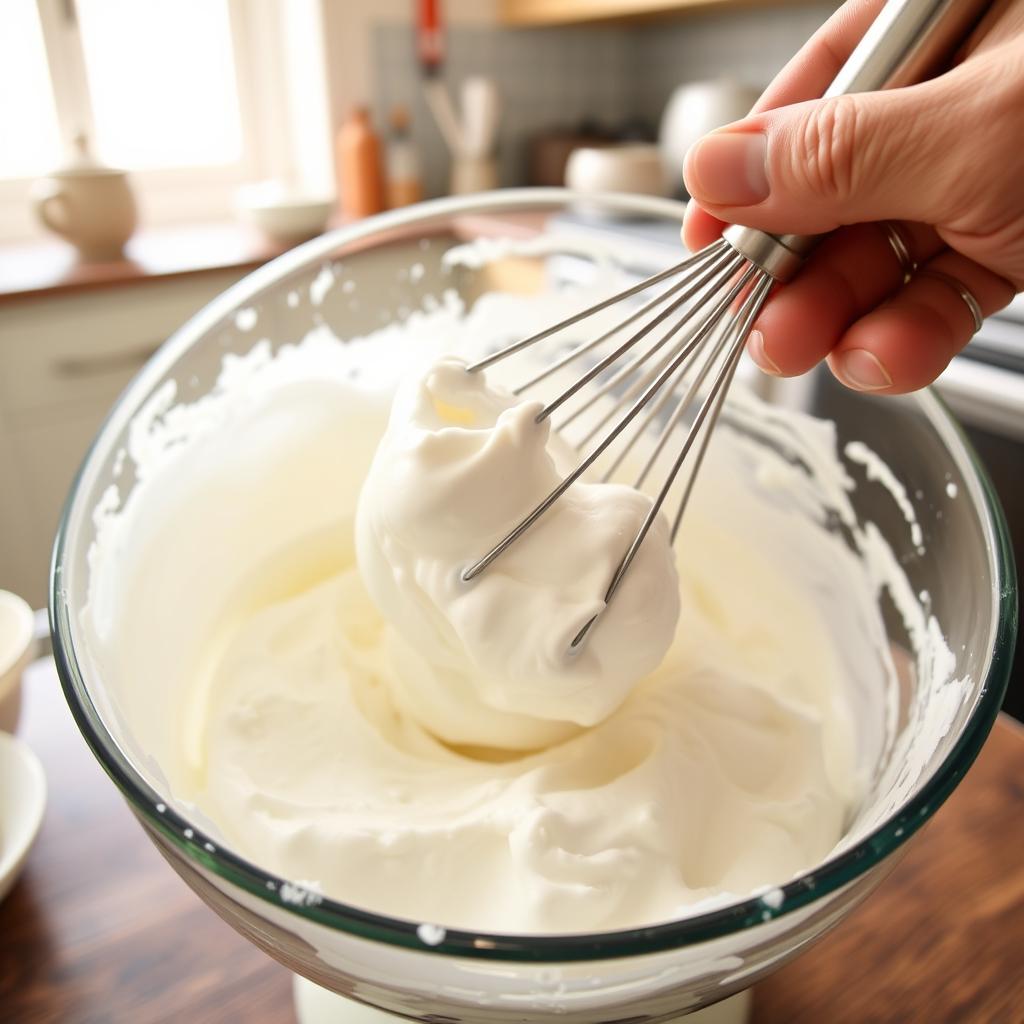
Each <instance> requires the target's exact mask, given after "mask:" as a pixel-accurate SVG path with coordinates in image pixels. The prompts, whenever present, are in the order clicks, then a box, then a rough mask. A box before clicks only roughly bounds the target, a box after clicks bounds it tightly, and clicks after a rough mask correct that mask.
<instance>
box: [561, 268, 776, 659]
mask: <svg viewBox="0 0 1024 1024" xmlns="http://www.w3.org/2000/svg"><path fill="white" fill-rule="evenodd" d="M748 280H749V279H748ZM770 287H771V279H770V278H769V277H768V276H767V275H765V274H762V275H761V276H760V278H759V280H758V281H757V282H756V283H755V284H754V285H753V287H752V288H751V289H750V291H749V292H748V294H747V296H746V297H745V299H744V300H743V303H742V305H741V307H740V310H739V314H738V318H737V321H736V322H735V323H733V324H732V325H731V326H730V328H729V329H728V330H727V331H726V332H725V333H724V335H723V337H722V338H721V339H720V342H719V344H718V345H716V355H717V354H718V353H720V352H721V351H722V349H724V348H725V347H726V344H727V343H728V342H729V340H730V339H732V348H731V349H730V350H729V353H728V355H727V357H726V361H725V364H724V365H723V366H722V367H721V369H720V370H719V372H718V375H717V377H716V378H715V381H714V383H713V384H712V386H711V389H710V390H709V392H708V394H707V397H706V398H705V399H704V402H703V403H702V404H701V407H700V410H699V412H698V413H697V415H696V416H695V417H694V421H693V423H692V425H691V426H690V429H689V431H688V432H687V435H686V439H685V441H684V442H683V444H682V446H681V448H680V450H679V452H678V454H677V455H676V458H675V460H674V461H673V463H672V466H671V468H670V469H669V472H668V475H667V476H666V478H665V481H664V483H663V484H662V486H661V489H660V490H659V491H658V494H657V497H656V498H655V499H654V501H653V503H652V504H651V508H650V510H649V511H648V513H647V515H646V517H645V518H644V521H643V523H641V525H640V528H639V529H638V530H637V532H636V535H635V536H634V538H633V541H632V542H631V543H630V545H629V548H628V549H627V550H626V553H625V555H624V556H623V557H622V561H621V562H620V563H619V565H618V567H617V568H616V570H615V572H614V574H613V575H612V580H611V582H610V583H609V585H608V589H607V591H605V596H604V607H605V608H607V607H608V605H609V603H610V602H611V599H612V597H613V596H614V595H615V592H616V591H617V590H618V589H619V586H620V585H621V583H622V581H623V579H624V578H625V575H626V572H627V571H628V569H629V567H630V566H631V565H632V563H633V560H634V559H635V558H636V555H637V553H638V552H639V550H640V546H641V545H642V544H643V542H644V540H645V539H646V537H647V534H648V533H649V532H650V529H651V527H652V526H653V525H654V521H655V520H656V519H657V517H658V515H659V514H660V512H661V508H662V506H663V505H664V503H665V500H666V498H667V497H668V495H669V493H670V492H671V490H672V486H673V484H674V483H675V481H676V478H677V477H678V475H679V471H680V470H681V469H682V466H683V463H684V462H685V461H686V457H687V455H688V454H689V452H690V449H691V448H692V447H693V444H694V442H695V441H696V440H697V438H698V436H699V437H701V438H702V440H701V444H700V446H699V449H698V453H697V455H696V457H695V463H694V466H693V467H692V470H691V472H690V475H689V479H688V480H687V486H686V489H685V491H684V493H683V497H682V500H681V502H680V507H679V510H678V512H677V513H676V517H675V521H674V523H673V527H672V531H671V537H672V539H673V540H674V539H675V535H676V532H677V531H678V528H679V523H680V522H681V520H682V515H683V511H684V509H685V506H686V502H687V500H688V499H689V496H690V493H691V491H692V488H693V482H694V481H695V479H696V474H697V471H698V470H699V469H700V462H701V460H703V457H704V452H705V450H706V449H707V444H708V439H709V438H710V436H711V429H710V428H711V427H712V426H713V425H714V422H715V420H716V419H717V418H718V415H719V413H720V412H721V408H722V403H723V402H724V400H725V395H726V392H727V391H728V389H729V385H730V384H731V383H732V379H733V377H734V376H735V373H736V367H737V366H738V365H739V361H740V357H741V356H742V354H743V347H744V345H745V343H746V340H747V335H748V334H749V333H750V328H751V326H752V325H753V323H754V318H755V317H756V316H757V314H758V312H759V311H760V309H761V306H762V305H763V304H764V299H765V296H766V295H767V294H768V290H769V289H770ZM713 362H714V358H712V359H710V360H708V362H707V363H706V364H705V366H704V368H703V373H702V376H704V375H706V373H707V371H708V369H709V368H710V366H711V365H712V364H713ZM691 390H692V389H691ZM688 401H689V398H687V396H684V397H683V399H681V400H680V403H679V405H678V406H677V411H679V410H681V409H684V408H685V405H684V403H688ZM680 415H681V412H680ZM709 417H710V422H709V424H708V427H709V429H708V430H706V431H703V432H702V431H701V428H702V427H703V426H704V423H705V422H706V421H707V420H708V419H709ZM600 616H601V612H598V613H597V615H594V616H593V617H592V618H591V619H589V620H588V621H587V622H586V623H585V624H584V625H583V627H582V628H581V629H580V631H579V632H578V633H577V634H576V636H575V637H574V638H573V641H572V643H571V644H570V648H572V649H575V648H577V647H579V645H580V644H581V643H582V642H583V640H584V639H585V637H586V635H587V633H588V632H589V631H590V630H591V629H592V628H593V626H594V624H595V623H596V622H597V620H598V619H599V618H600Z"/></svg>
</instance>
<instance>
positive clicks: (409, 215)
mask: <svg viewBox="0 0 1024 1024" xmlns="http://www.w3.org/2000/svg"><path fill="white" fill-rule="evenodd" d="M572 199H573V193H572V192H570V191H568V190H565V189H509V190H502V191H498V192H485V193H480V194H478V195H475V196H470V197H458V198H452V199H439V200H433V201H431V202H427V203H422V204H419V205H417V206H415V207H409V208H406V209H405V210H400V211H394V212H391V213H386V214H381V215H379V216H377V217H372V218H369V219H367V220H365V221H362V222H360V223H358V224H356V225H353V226H351V227H348V228H343V229H340V230H338V231H335V232H332V233H330V234H328V235H324V236H322V237H320V238H317V239H314V240H312V241H310V242H307V243H305V244H304V245H301V246H299V247H297V248H296V249H293V250H291V251H290V252H288V253H285V254H284V255H283V256H280V257H278V258H277V259H276V260H273V261H272V262H271V263H269V264H267V265H265V266H263V267H261V268H259V269H257V270H256V271H254V272H253V273H251V274H250V275H248V276H247V277H246V278H244V279H243V280H242V281H240V282H239V283H238V284H236V285H234V286H233V287H231V288H229V289H227V291H225V292H224V293H223V294H222V295H220V296H218V298H216V299H214V300H213V302H211V303H210V304H209V305H208V306H206V307H205V308H204V309H203V310H201V311H200V312H199V313H197V314H196V315H195V316H194V317H192V319H190V320H189V321H188V322H187V323H186V324H185V325H184V326H183V327H182V328H181V329H180V330H178V331H177V332H175V334H173V335H172V336H171V338H170V339H168V341H167V343H166V344H165V345H164V346H162V348H161V349H160V350H159V351H158V352H157V354H156V355H155V356H154V357H153V358H152V359H151V360H150V362H149V363H148V364H147V365H146V366H145V367H144V368H143V370H142V371H141V372H140V373H139V374H138V376H137V377H136V378H135V380H134V381H132V383H131V384H129V386H128V387H127V389H126V390H125V392H124V393H123V394H122V395H121V396H120V398H119V399H118V400H117V402H116V403H115V405H114V407H113V409H112V410H111V412H110V414H109V415H108V417H107V419H106V421H105V422H104V424H103V426H102V427H101V428H100V430H99V432H98V433H97V436H96V438H95V440H94V441H93V443H92V446H91V447H90V449H89V451H88V452H87V454H86V456H85V459H84V461H83V463H82V466H81V467H80V468H79V471H78V473H77V475H76V477H75V480H74V482H73V484H72V487H71V491H70V494H69V497H68V500H67V502H66V504H65V507H64V511H63V514H62V517H61V521H60V526H59V528H58V532H57V538H56V543H55V546H54V552H53V560H52V563H51V573H50V582H51V591H50V628H51V632H52V635H53V639H54V645H53V646H54V659H55V661H56V664H57V671H58V674H59V676H60V680H61V685H62V687H63V689H64V693H65V696H66V698H67V701H68V704H69V705H70V707H71V711H72V713H73V714H74V717H75V720H76V721H77V723H78V726H79V728H80V729H81V731H82V734H83V735H84V736H85V739H86V741H87V742H88V744H89V746H90V747H91V748H92V751H93V753H94V754H95V756H96V758H97V760H98V761H99V762H100V764H101V765H102V766H103V768H104V769H105V771H106V772H107V774H108V775H109V776H110V778H111V779H112V780H113V782H114V783H115V785H117V787H118V788H119V789H120V790H121V792H122V793H123V794H124V796H125V797H126V798H127V799H128V801H129V803H130V804H131V806H132V807H133V808H134V809H135V810H136V812H137V813H138V814H139V815H140V817H141V818H142V819H143V821H144V823H145V824H146V825H147V826H149V827H150V828H151V829H153V830H155V831H156V832H158V833H159V834H160V836H162V837H163V839H164V840H165V841H166V842H167V843H169V844H170V845H171V846H173V847H174V848H175V849H177V850H178V851H179V852H180V853H181V855H182V856H184V857H186V858H188V859H189V860H191V861H193V862H194V863H195V864H196V865H197V866H199V867H201V868H203V869H205V870H207V871H209V872H212V873H213V874H215V875H217V876H219V877H220V878H222V879H224V880H225V881H227V882H230V883H231V884H233V885H237V886H238V887H239V888H241V889H243V890H244V891H245V892H247V893H249V894H250V895H252V896H255V897H257V898H259V899H261V900H265V901H267V902H268V903H270V904H272V905H273V906H275V907H277V908H278V910H284V911H286V912H288V913H292V914H295V915H297V916H298V917H300V918H304V919H306V920H309V921H314V922H316V923H317V924H320V925H323V926H325V927H327V928H331V929H336V930H338V931H341V932H345V933H347V934H349V935H352V936H354V937H358V938H362V939H368V940H371V941H374V942H382V943H386V944H388V945H392V946H398V947H403V948H406V949H412V950H417V951H419V952H422V953H428V954H439V955H442V956H457V957H468V958H475V959H482V960H501V961H518V962H533V963H553V962H562V963H565V962H572V961H589V960H605V959H610V958H616V957H629V956H639V955H643V954H649V953H656V952H662V951H665V950H672V949H678V948H682V947H686V946H691V945H694V944H696V943H700V942H706V941H708V940H710V939H716V938H720V937H723V936H726V935H730V934H733V933H735V932H738V931H741V930H743V929H746V928H750V927H754V926H757V925H760V924H763V923H765V922H766V921H770V920H772V919H777V918H781V917H784V916H785V915H786V914H790V913H792V912H793V911H796V910H799V909H800V908H803V907H806V906H808V905H809V904H811V903H813V902H814V901H816V900H818V899H821V898H822V897H824V896H826V895H828V894H830V893H833V892H835V891H837V890H839V889H841V888H842V887H844V886H846V885H848V884H849V883H851V882H854V881H855V880H856V879H858V878H859V877H861V876H862V875H864V874H865V873H866V872H867V871H868V870H869V869H871V868H872V867H874V866H875V865H877V864H879V863H880V862H881V861H882V860H884V859H885V858H886V857H888V856H889V855H890V854H892V853H893V852H894V851H896V850H897V849H899V848H900V847H901V846H902V845H903V844H904V843H905V842H907V840H908V839H910V837H911V836H912V835H914V834H915V833H916V832H917V831H918V830H919V829H920V828H921V827H922V826H923V825H924V824H925V823H926V822H927V821H928V819H929V818H930V817H931V816H932V815H933V814H934V813H935V811H936V810H937V809H938V808H939V807H940V806H941V805H942V803H943V802H944V801H945V800H946V798H947V797H948V796H949V794H950V793H952V792H953V790H954V789H955V788H956V786H957V785H958V784H959V782H960V780H961V779H962V778H963V777H964V775H966V773H967V770H968V769H969V768H970V766H971V764H972V763H973V762H974V760H975V758H976V757H977V755H978V752H979V751H980V750H981V747H982V745H983V744H984V742H985V739H986V738H987V736H988V734H989V732H990V730H991V728H992V725H993V723H994V722H995V719H996V716H997V714H998V712H999V708H1000V705H1001V703H1002V699H1003V695H1004V694H1005V691H1006V686H1007V682H1008V680H1009V673H1010V667H1011V664H1012V660H1013V649H1014V640H1015V636H1016V630H1017V587H1016V575H1015V570H1014V562H1013V555H1012V551H1011V548H1010V541H1009V532H1008V529H1007V525H1006V521H1005V519H1004V517H1003V512H1002V509H1001V507H1000V505H999V501H998V499H997V497H996V495H995V491H994V489H993V487H992V483H991V481H990V480H989V478H988V474H987V473H986V471H985V469H984V467H983V466H982V465H981V462H980V460H979V459H978V457H977V455H976V454H975V452H974V451H973V449H972V447H971V445H970V443H969V442H968V441H967V439H966V438H965V437H964V435H963V433H962V432H961V430H960V429H959V427H958V426H957V424H956V422H955V420H954V419H953V417H952V416H951V415H950V413H949V411H948V410H947V409H946V407H945V406H944V404H943V403H942V402H941V400H940V399H939V398H938V397H937V396H936V395H935V394H934V393H932V392H924V393H922V394H921V395H919V396H918V398H917V400H918V401H919V402H920V403H921V405H922V407H923V411H924V413H925V415H926V416H928V419H929V421H930V422H931V423H932V425H933V426H934V427H935V428H936V430H937V431H938V432H939V434H940V435H941V436H942V438H943V440H944V441H945V443H946V446H947V448H948V449H949V451H950V454H951V456H952V457H953V459H954V460H955V461H956V462H957V463H958V467H959V469H960V470H961V472H962V474H963V477H964V480H965V481H966V482H967V484H968V486H969V487H970V488H971V489H972V490H973V491H974V495H973V496H974V498H975V503H976V505H977V507H978V508H979V509H980V510H981V511H982V513H983V523H982V525H983V528H984V530H985V533H986V547H987V548H988V550H989V552H990V558H991V561H992V568H993V572H994V578H995V581H996V587H995V592H994V594H993V601H994V602H995V604H996V614H995V616H994V622H995V628H994V631H993V635H992V645H991V646H992V649H991V660H990V662H989V666H988V672H987V674H986V678H985V681H984V684H983V686H982V688H981V690H980V692H979V694H978V697H977V699H976V702H975V706H974V707H973V708H972V710H971V714H970V716H969V718H968V720H967V723H966V725H965V727H964V729H963V732H962V733H961V735H960V736H959V738H958V739H957V741H956V743H955V745H954V747H953V749H952V750H951V751H950V753H949V754H948V755H947V756H946V758H945V759H944V760H943V762H942V764H941V765H940V766H939V768H938V769H937V770H936V772H935V773H934V775H932V777H931V778H930V779H928V780H927V782H926V783H925V784H924V785H923V786H922V787H921V789H920V790H919V791H918V792H917V793H916V794H915V795H914V796H913V797H912V798H911V799H910V800H909V801H908V802H907V804H906V805H905V806H904V807H903V808H902V809H901V810H900V811H898V812H897V813H895V814H894V815H893V816H892V817H890V818H889V819H888V820H886V821H885V822H884V823H882V824H881V825H880V826H878V827H877V828H875V829H874V830H873V831H872V832H871V833H870V834H868V835H867V836H865V837H864V838H863V839H861V840H860V841H859V842H858V843H857V844H856V845H855V846H853V847H851V848H850V849H849V850H846V851H844V852H843V853H841V854H838V855H837V856H835V857H833V858H831V859H830V860H828V861H826V862H825V863H824V864H821V865H819V866H818V867H816V868H814V869H813V870H811V871H808V872H806V873H804V874H803V875H801V876H799V877H798V878H796V879H794V880H793V881H791V882H789V883H787V884H786V885H783V886H780V887H779V888H780V889H781V890H782V894H783V899H782V902H781V903H779V902H778V899H777V896H778V892H777V891H776V892H774V893H773V896H774V897H775V898H773V899H772V902H771V905H769V904H767V903H765V902H764V901H763V899H761V898H758V897H751V898H747V899H744V900H741V901H739V902H736V903H734V904H730V905H728V906H724V907H721V908H719V909H715V910H711V911H708V912H706V913H703V914H698V915H694V916H692V917H686V918H683V919H681V920H678V921H672V922H667V923H664V924H657V925H652V926H649V927H643V928H630V929H623V930H619V931H608V932H595V933H587V934H567V935H515V934H502V933H493V932H474V931H467V930H463V929H455V928H451V929H446V930H445V931H444V938H443V939H442V940H441V941H440V942H437V943H436V944H427V943H425V942H424V941H423V939H422V938H420V935H419V928H420V924H421V922H418V921H410V920H406V919H402V918H396V917H389V916H387V915H383V914H374V913H370V912H368V911H365V910H360V909H358V908H356V907H352V906H349V905H348V904H345V903H340V902H337V901H335V900H331V899H328V898H326V897H325V898H323V899H322V900H320V901H316V900H314V901H311V905H298V904H296V903H292V902H286V901H284V900H283V899H282V898H281V890H282V887H284V886H286V885H288V884H289V880H288V879H284V878H281V877H280V876H277V875H272V874H269V873H268V872H266V871H263V870H262V869H260V868H259V867H258V866H257V865H255V864H253V863H252V862H251V861H249V860H246V859H245V858H244V857H241V856H239V855H238V854H236V853H234V852H233V851H231V850H229V849H225V848H224V847H222V846H220V844H219V843H218V842H216V841H214V840H212V839H211V838H210V837H208V836H206V835H203V834H202V832H201V831H200V830H199V829H197V828H196V827H195V826H194V825H193V824H192V823H191V822H189V821H188V820H187V819H185V818H183V817H181V816H180V815H178V814H177V813H176V812H175V811H174V809H173V808H172V807H171V806H170V805H169V798H168V797H167V796H166V795H161V794H159V793H157V792H155V791H154V790H153V789H152V788H151V787H150V786H149V785H148V783H146V782H145V780H144V779H143V778H142V777H141V776H140V775H139V773H138V772H137V771H136V770H135V768H134V767H133V765H132V764H131V762H130V760H129V759H128V757H127V756H126V755H125V754H124V752H123V751H122V750H121V749H120V748H119V746H118V745H117V743H116V741H115V740H114V738H113V736H112V735H111V734H110V732H109V730H108V729H107V727H106V725H105V724H104V722H103V720H102V717H101V715H100V713H99V711H98V710H97V708H96V706H95V705H94V703H93V701H92V699H91V697H90V696H89V693H88V689H87V686H86V683H85V681H84V679H83V677H82V673H81V668H80V666H79V664H78V661H77V659H76V657H75V653H74V644H73V633H74V625H73V623H72V621H71V614H70V609H69V607H68V604H67V600H66V594H67V590H66V588H65V585H64V581H63V579H62V577H63V576H64V570H65V568H66V554H67V545H68V536H69V528H70V525H71V524H72V523H74V522H76V516H77V517H84V516H85V515H86V514H87V513H89V512H91V510H87V509H79V508H78V506H79V504H80V503H81V502H82V501H84V494H85V493H88V491H89V486H88V485H89V483H90V482H91V479H92V477H94V476H95V474H96V473H98V471H99V464H100V462H101V459H100V455H101V454H103V453H105V452H106V450H107V448H108V447H109V446H108V445H106V444H104V441H105V440H106V438H108V437H110V438H113V437H116V436H117V435H118V434H119V432H120V430H121V428H122V426H123V425H124V423H125V422H126V421H127V420H128V419H130V416H131V414H132V413H133V412H134V410H135V409H136V408H137V403H134V402H132V401H131V400H132V399H133V398H134V397H135V396H136V395H140V396H141V395H146V394H148V393H149V391H150V389H151V387H152V384H153V383H155V382H156V381H157V380H159V379H160V378H161V377H162V376H163V375H164V372H165V370H166V369H168V368H169V367H170V366H171V365H172V364H173V363H174V362H175V361H176V360H177V358H178V357H179V355H180V354H181V353H183V352H184V351H185V350H186V349H187V348H188V347H189V346H190V345H191V344H192V342H193V341H194V340H195V339H196V338H198V337H200V336H202V335H203V334H205V333H206V332H207V331H208V330H210V329H211V328H212V327H214V326H216V325H217V324H218V323H221V322H222V321H224V320H226V319H227V318H228V317H230V316H232V315H234V313H235V312H236V311H237V310H238V309H239V308H241V307H242V306H243V305H244V304H246V303H248V302H251V301H252V300H254V299H256V298H258V296H259V295H260V293H261V292H263V291H264V290H266V289H268V288H270V287H273V286H277V285H279V284H280V283H281V281H282V279H284V278H286V277H288V276H289V275H291V274H296V273H299V272H301V270H303V269H304V268H307V267H308V266H310V265H311V264H312V263H313V262H314V261H315V260H317V259H318V258H323V259H326V258H329V257H330V256H331V254H332V253H334V252H336V251H337V250H338V249H339V248H341V247H342V246H345V245H349V244H351V243H352V242H354V241H356V240H359V239H366V238H371V237H373V236H374V235H378V234H379V233H381V232H383V231H386V230H388V229H391V228H406V227H408V226H409V225H411V224H422V225H427V224H429V223H430V221H431V220H434V219H437V220H441V219H447V218H449V217H451V216H453V215H455V214H468V213H479V212H480V211H482V210H487V211H489V212H493V211H496V210H502V211H515V210H526V209H533V210H536V209H544V208H548V207H564V206H566V205H568V204H569V203H571V201H572ZM600 199H601V201H602V202H604V203H606V204H608V205H610V206H613V207H615V208H616V210H617V211H618V212H627V213H632V214H637V215H640V216H651V217H657V216H663V217H664V216H667V217H670V218H673V219H677V220H681V219H682V210H683V207H682V205H681V204H679V203H676V202H674V201H671V200H660V199H652V198H650V197H640V196H628V195H621V194H614V193H609V194H607V195H605V196H602V197H600ZM591 201H593V200H591ZM979 499H980V500H979ZM431 937H433V936H431Z"/></svg>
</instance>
